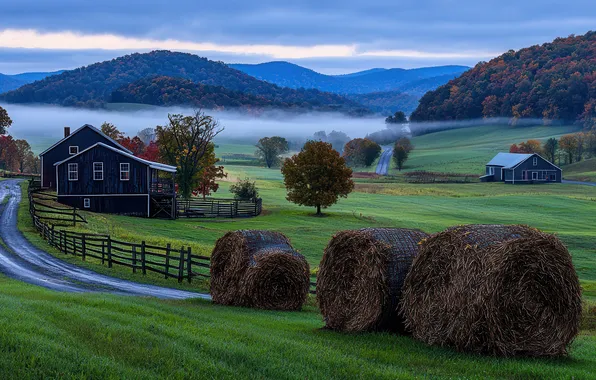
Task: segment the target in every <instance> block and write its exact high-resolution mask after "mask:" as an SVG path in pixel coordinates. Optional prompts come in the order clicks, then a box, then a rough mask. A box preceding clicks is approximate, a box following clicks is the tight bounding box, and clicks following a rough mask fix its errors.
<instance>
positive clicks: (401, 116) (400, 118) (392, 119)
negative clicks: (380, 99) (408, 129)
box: [385, 111, 408, 124]
mask: <svg viewBox="0 0 596 380" xmlns="http://www.w3.org/2000/svg"><path fill="white" fill-rule="evenodd" d="M407 122H408V118H407V117H406V114H405V113H403V111H397V112H396V113H395V114H393V115H392V116H389V117H388V118H386V119H385V124H404V123H407Z"/></svg>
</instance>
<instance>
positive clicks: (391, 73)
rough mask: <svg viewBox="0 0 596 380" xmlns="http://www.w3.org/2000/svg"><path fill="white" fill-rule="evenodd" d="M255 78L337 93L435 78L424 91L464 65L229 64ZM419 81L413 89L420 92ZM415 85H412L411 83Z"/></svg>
mask: <svg viewBox="0 0 596 380" xmlns="http://www.w3.org/2000/svg"><path fill="white" fill-rule="evenodd" d="M230 67H233V68H235V69H238V70H241V71H243V72H245V73H247V74H249V75H252V76H254V77H255V78H258V79H261V80H264V81H267V82H270V83H274V84H277V85H279V86H287V87H291V88H301V87H304V88H316V89H318V90H321V91H328V92H333V93H337V94H366V93H372V92H385V91H401V92H404V91H405V90H404V89H406V88H411V87H412V86H411V84H412V83H413V82H417V81H421V80H425V79H429V78H437V79H436V80H434V81H429V82H427V86H428V87H427V88H426V91H428V90H431V89H434V88H436V87H437V86H440V85H442V84H444V83H446V82H447V81H448V80H449V79H453V78H455V77H457V76H458V75H460V74H461V73H463V72H464V71H466V70H468V69H469V68H468V67H465V66H438V67H424V68H418V69H410V70H406V69H388V70H387V69H371V70H367V71H363V72H358V73H354V74H348V75H337V76H334V75H324V74H320V73H317V72H315V71H313V70H310V69H306V68H304V67H301V66H298V65H295V64H292V63H289V62H269V63H261V64H256V65H230ZM421 86H422V85H419V86H418V87H420V88H418V89H417V91H416V93H418V94H421V93H424V92H425V91H424V89H422V88H421ZM414 88H416V86H414Z"/></svg>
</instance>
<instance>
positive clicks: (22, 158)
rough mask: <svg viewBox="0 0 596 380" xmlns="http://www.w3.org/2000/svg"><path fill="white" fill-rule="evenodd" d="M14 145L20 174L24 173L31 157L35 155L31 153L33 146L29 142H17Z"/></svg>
mask: <svg viewBox="0 0 596 380" xmlns="http://www.w3.org/2000/svg"><path fill="white" fill-rule="evenodd" d="M14 145H15V153H16V157H15V160H16V162H17V165H18V169H19V172H21V173H24V172H25V168H26V166H27V160H29V159H30V156H32V155H33V152H32V151H31V145H29V143H28V142H27V140H15V141H14Z"/></svg>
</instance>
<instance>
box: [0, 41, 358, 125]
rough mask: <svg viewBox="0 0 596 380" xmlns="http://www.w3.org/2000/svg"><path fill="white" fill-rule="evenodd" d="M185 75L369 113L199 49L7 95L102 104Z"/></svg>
mask: <svg viewBox="0 0 596 380" xmlns="http://www.w3.org/2000/svg"><path fill="white" fill-rule="evenodd" d="M156 75H157V76H168V77H175V78H183V79H187V80H190V81H192V82H195V83H201V84H205V85H210V86H223V87H225V88H227V89H228V90H231V91H240V92H243V93H246V94H251V95H255V96H260V97H264V98H266V99H268V100H269V101H271V102H274V103H275V102H279V103H282V104H303V105H304V106H305V107H307V108H319V107H323V108H332V109H337V110H341V111H352V112H357V110H359V111H360V112H362V113H366V112H365V111H364V110H361V108H362V107H361V106H360V105H358V104H356V103H355V102H352V101H350V100H348V99H346V98H343V97H341V96H339V95H334V94H330V93H324V92H321V91H318V90H305V89H299V90H294V89H289V88H280V87H278V86H276V85H273V84H271V83H267V82H263V81H260V80H258V79H256V78H253V77H251V76H249V75H247V74H244V73H242V72H240V71H238V70H234V69H232V68H230V67H228V66H226V65H225V64H223V63H221V62H214V61H210V60H208V59H206V58H201V57H198V56H196V55H193V54H187V53H177V52H170V51H153V52H150V53H145V54H139V53H136V54H131V55H126V56H123V57H120V58H116V59H113V60H111V61H105V62H101V63H96V64H93V65H90V66H86V67H81V68H78V69H75V70H70V71H66V72H64V73H62V74H60V75H54V76H51V77H48V78H46V79H44V80H41V81H38V82H35V83H32V84H28V85H25V86H23V87H21V88H19V89H18V90H15V91H11V92H8V93H6V94H3V95H2V96H1V97H0V98H2V99H4V100H5V101H7V102H10V103H49V104H58V105H62V106H76V107H101V106H102V105H103V104H104V103H105V102H107V101H109V100H110V98H111V95H112V92H113V91H115V90H117V89H119V88H120V87H122V86H125V85H128V84H130V83H132V82H135V81H138V80H140V79H143V78H146V77H149V76H156Z"/></svg>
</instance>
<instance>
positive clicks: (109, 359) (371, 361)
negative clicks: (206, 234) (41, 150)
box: [0, 277, 596, 379]
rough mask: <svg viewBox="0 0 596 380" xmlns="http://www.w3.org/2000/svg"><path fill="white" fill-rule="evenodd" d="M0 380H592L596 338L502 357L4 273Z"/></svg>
mask: <svg viewBox="0 0 596 380" xmlns="http://www.w3.org/2000/svg"><path fill="white" fill-rule="evenodd" d="M0 289H2V290H1V291H0V305H2V307H1V308H0V373H2V374H3V377H4V378H15V379H16V378H18V379H27V378H40V377H45V378H48V377H61V378H75V377H76V378H83V377H85V378H124V377H127V378H152V377H157V376H159V377H168V378H236V379H239V378H275V379H290V378H302V379H304V378H311V379H313V378H355V377H360V378H387V379H395V378H414V377H429V376H430V377H435V378H440V377H444V378H447V377H465V378H592V377H594V376H596V373H595V372H594V369H595V368H596V355H594V352H596V336H594V335H591V334H589V333H584V334H582V335H581V336H580V337H578V339H577V340H576V342H575V343H574V344H573V349H572V353H571V356H570V357H569V358H564V359H557V360H543V359H497V358H490V357H480V356H472V355H465V354H459V353H456V352H453V351H451V350H447V349H441V348H436V347H427V346H425V345H424V344H422V343H419V342H417V341H414V340H412V339H411V338H409V337H401V336H394V335H391V334H387V333H376V334H357V335H347V334H340V333H336V332H332V331H326V330H322V329H321V327H322V326H323V323H322V321H321V317H320V315H319V314H318V313H317V312H315V311H314V310H313V309H312V308H307V310H305V311H303V312H299V313H290V312H269V311H256V310H250V309H242V308H232V307H221V306H216V305H212V304H210V303H208V302H204V301H160V300H154V299H142V298H132V297H117V296H109V295H91V294H87V295H76V294H64V293H57V292H52V291H48V290H44V289H40V288H36V287H34V286H31V285H25V284H22V283H19V282H17V281H13V280H9V279H6V278H5V277H0Z"/></svg>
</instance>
